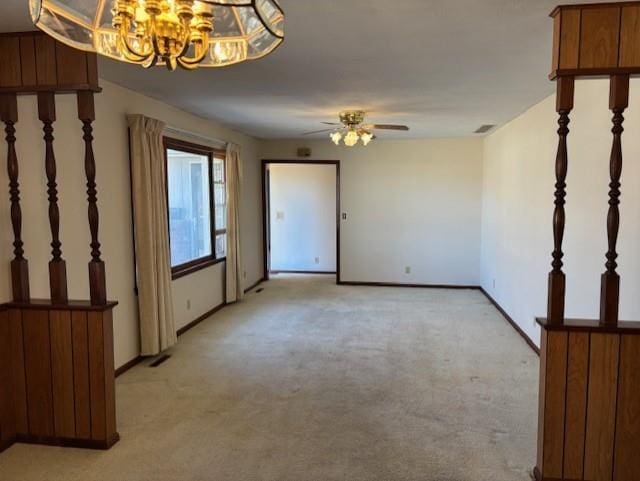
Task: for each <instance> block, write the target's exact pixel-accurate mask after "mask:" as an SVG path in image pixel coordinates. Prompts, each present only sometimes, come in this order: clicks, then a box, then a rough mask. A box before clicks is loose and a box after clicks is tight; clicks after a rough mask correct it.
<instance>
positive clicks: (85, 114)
mask: <svg viewBox="0 0 640 481" xmlns="http://www.w3.org/2000/svg"><path fill="white" fill-rule="evenodd" d="M78 118H79V119H80V120H81V121H82V131H83V132H84V135H83V137H82V138H83V139H84V145H85V155H84V169H85V173H86V176H87V201H88V218H89V230H90V232H91V245H90V247H91V261H90V262H89V290H90V292H91V303H92V304H94V305H104V304H106V302H107V288H106V276H105V265H104V262H103V261H102V259H101V258H100V255H101V253H100V242H99V240H98V226H99V222H100V217H99V213H98V191H97V189H96V160H95V156H94V154H93V126H92V123H93V121H94V120H95V118H96V115H95V105H94V99H93V92H90V91H80V92H78Z"/></svg>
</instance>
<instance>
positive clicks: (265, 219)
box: [261, 159, 340, 284]
mask: <svg viewBox="0 0 640 481" xmlns="http://www.w3.org/2000/svg"><path fill="white" fill-rule="evenodd" d="M270 164H300V165H305V164H310V165H335V167H336V284H340V161H339V160H278V159H262V166H261V171H262V256H263V259H264V266H263V269H264V270H263V278H264V280H265V281H268V280H269V253H268V244H269V239H268V237H269V228H268V226H269V224H270V219H269V209H268V208H267V207H268V205H269V186H268V185H267V167H268V166H269V165H270Z"/></svg>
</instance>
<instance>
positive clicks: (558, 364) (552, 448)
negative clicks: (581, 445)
mask: <svg viewBox="0 0 640 481" xmlns="http://www.w3.org/2000/svg"><path fill="white" fill-rule="evenodd" d="M568 338H569V335H568V333H566V332H550V333H548V338H547V349H546V353H545V356H546V376H545V379H546V385H545V401H544V403H545V407H544V412H545V414H544V437H543V443H544V450H543V451H544V452H543V459H542V465H543V467H544V473H545V475H546V476H548V477H552V478H553V477H556V478H561V477H562V468H563V462H562V460H563V451H564V417H565V393H566V385H567V344H568Z"/></svg>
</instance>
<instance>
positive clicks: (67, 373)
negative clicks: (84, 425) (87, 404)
mask: <svg viewBox="0 0 640 481" xmlns="http://www.w3.org/2000/svg"><path fill="white" fill-rule="evenodd" d="M49 320H50V330H51V374H52V384H53V408H54V409H53V412H54V428H55V435H56V437H61V438H73V437H74V436H75V434H76V425H75V406H74V390H73V389H74V384H73V352H72V337H71V312H70V311H53V312H51V313H50V314H49Z"/></svg>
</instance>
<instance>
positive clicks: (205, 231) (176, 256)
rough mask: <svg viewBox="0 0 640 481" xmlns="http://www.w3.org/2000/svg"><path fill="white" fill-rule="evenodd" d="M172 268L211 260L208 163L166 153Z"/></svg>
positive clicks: (200, 158)
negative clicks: (197, 260) (190, 262)
mask: <svg viewBox="0 0 640 481" xmlns="http://www.w3.org/2000/svg"><path fill="white" fill-rule="evenodd" d="M167 178H168V191H169V233H170V239H171V265H172V266H177V265H180V264H184V263H186V262H189V261H192V260H195V259H200V258H202V257H206V256H210V255H211V254H212V251H211V209H210V203H209V199H210V197H209V159H208V157H207V156H206V155H199V154H192V153H189V152H181V151H178V150H172V149H167Z"/></svg>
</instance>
